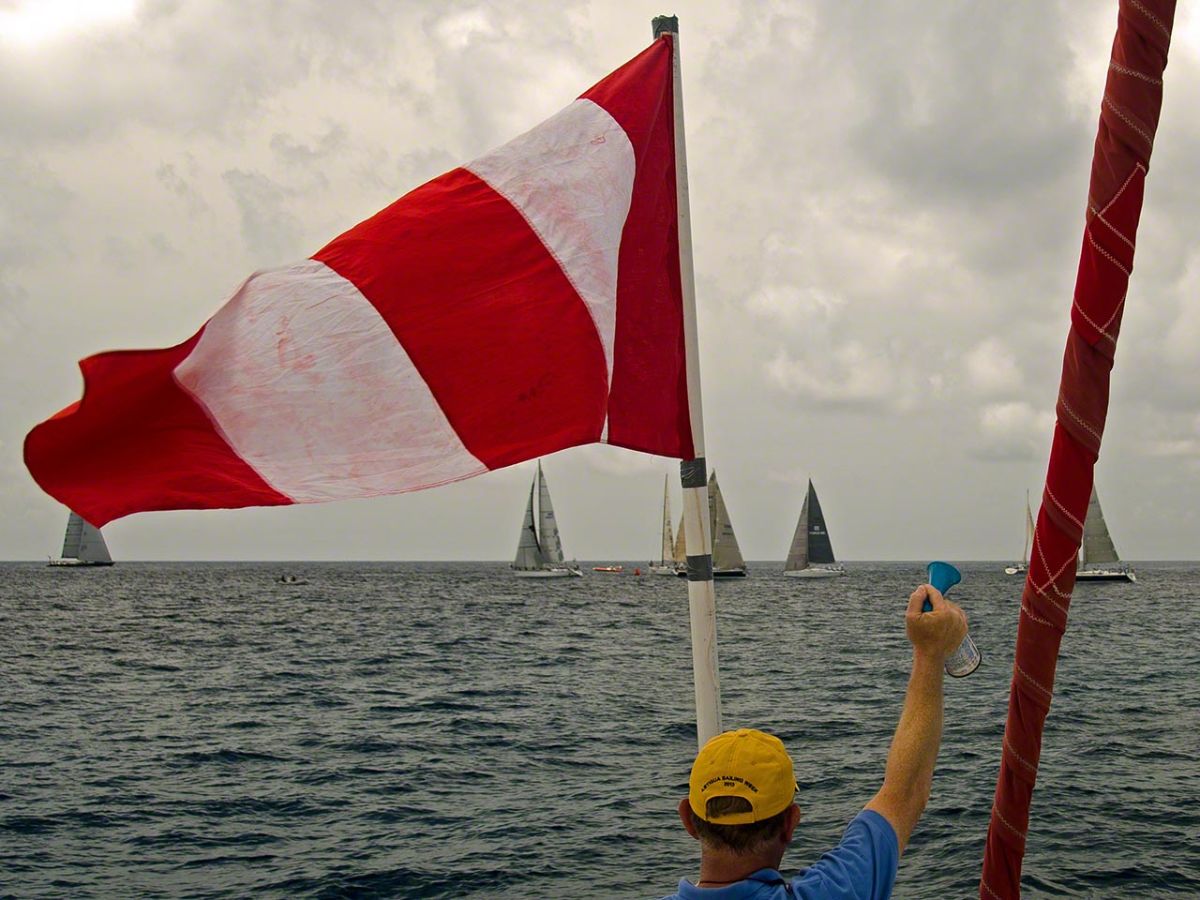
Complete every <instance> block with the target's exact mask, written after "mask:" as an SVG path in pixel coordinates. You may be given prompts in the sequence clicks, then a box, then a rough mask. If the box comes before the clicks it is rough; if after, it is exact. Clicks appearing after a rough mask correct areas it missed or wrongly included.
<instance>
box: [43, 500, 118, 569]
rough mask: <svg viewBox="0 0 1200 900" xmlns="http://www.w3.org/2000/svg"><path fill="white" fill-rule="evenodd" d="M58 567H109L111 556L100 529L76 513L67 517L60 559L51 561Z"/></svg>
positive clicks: (111, 562)
mask: <svg viewBox="0 0 1200 900" xmlns="http://www.w3.org/2000/svg"><path fill="white" fill-rule="evenodd" d="M50 562H51V565H58V566H111V565H112V564H113V560H112V556H110V555H109V552H108V545H107V544H105V543H104V535H102V534H101V533H100V529H99V528H96V527H95V526H94V525H92V524H90V523H88V522H85V521H84V520H83V518H82V517H81V516H80V515H79V514H78V513H76V512H74V511H72V512H71V514H70V515H69V516H68V517H67V532H66V535H65V536H64V537H63V549H62V557H61V558H60V559H57V560H51V561H50Z"/></svg>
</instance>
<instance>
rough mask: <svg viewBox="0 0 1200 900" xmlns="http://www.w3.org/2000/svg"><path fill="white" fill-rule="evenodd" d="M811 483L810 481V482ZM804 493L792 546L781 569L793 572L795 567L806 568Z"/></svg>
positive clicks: (805, 497) (805, 510) (806, 502)
mask: <svg viewBox="0 0 1200 900" xmlns="http://www.w3.org/2000/svg"><path fill="white" fill-rule="evenodd" d="M810 484H811V482H810ZM809 496H810V494H805V495H804V505H803V506H801V507H800V519H799V520H798V521H797V522H796V533H795V534H793V535H792V546H791V548H790V549H789V550H788V555H787V562H786V563H784V564H783V571H785V572H794V571H796V570H797V569H807V568H808V499H809Z"/></svg>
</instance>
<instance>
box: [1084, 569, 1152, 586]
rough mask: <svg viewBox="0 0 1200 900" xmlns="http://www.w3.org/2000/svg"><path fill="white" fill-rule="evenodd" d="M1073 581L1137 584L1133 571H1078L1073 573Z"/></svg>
mask: <svg viewBox="0 0 1200 900" xmlns="http://www.w3.org/2000/svg"><path fill="white" fill-rule="evenodd" d="M1075 581H1076V582H1080V581H1126V582H1129V583H1131V584H1132V583H1136V582H1137V573H1136V572H1134V571H1133V569H1080V570H1079V571H1078V572H1076V573H1075Z"/></svg>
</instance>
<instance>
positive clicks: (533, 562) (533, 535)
mask: <svg viewBox="0 0 1200 900" xmlns="http://www.w3.org/2000/svg"><path fill="white" fill-rule="evenodd" d="M534 481H535V482H536V481H537V476H536V475H535V476H534ZM533 488H534V485H532V484H531V485H530V486H529V505H528V506H526V507H525V522H524V523H523V524H522V525H521V539H520V541H518V543H517V558H516V559H514V560H513V568H514V569H540V568H542V566H543V564H544V563H545V559H544V558H543V557H542V548H541V546H540V545H539V544H538V536H537V531H536V530H535V529H534V527H533Z"/></svg>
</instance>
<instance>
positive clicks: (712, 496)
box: [684, 469, 746, 578]
mask: <svg viewBox="0 0 1200 900" xmlns="http://www.w3.org/2000/svg"><path fill="white" fill-rule="evenodd" d="M708 522H709V525H710V527H711V528H712V563H713V577H714V578H745V577H746V560H744V559H742V550H741V548H740V547H739V546H738V541H737V535H735V534H734V533H733V522H731V521H730V519H729V509H728V508H727V507H726V506H725V498H724V497H723V496H722V495H721V486H720V485H719V484H717V472H716V470H715V469H714V470H713V473H712V475H710V476H709V477H708ZM684 574H687V573H684Z"/></svg>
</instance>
